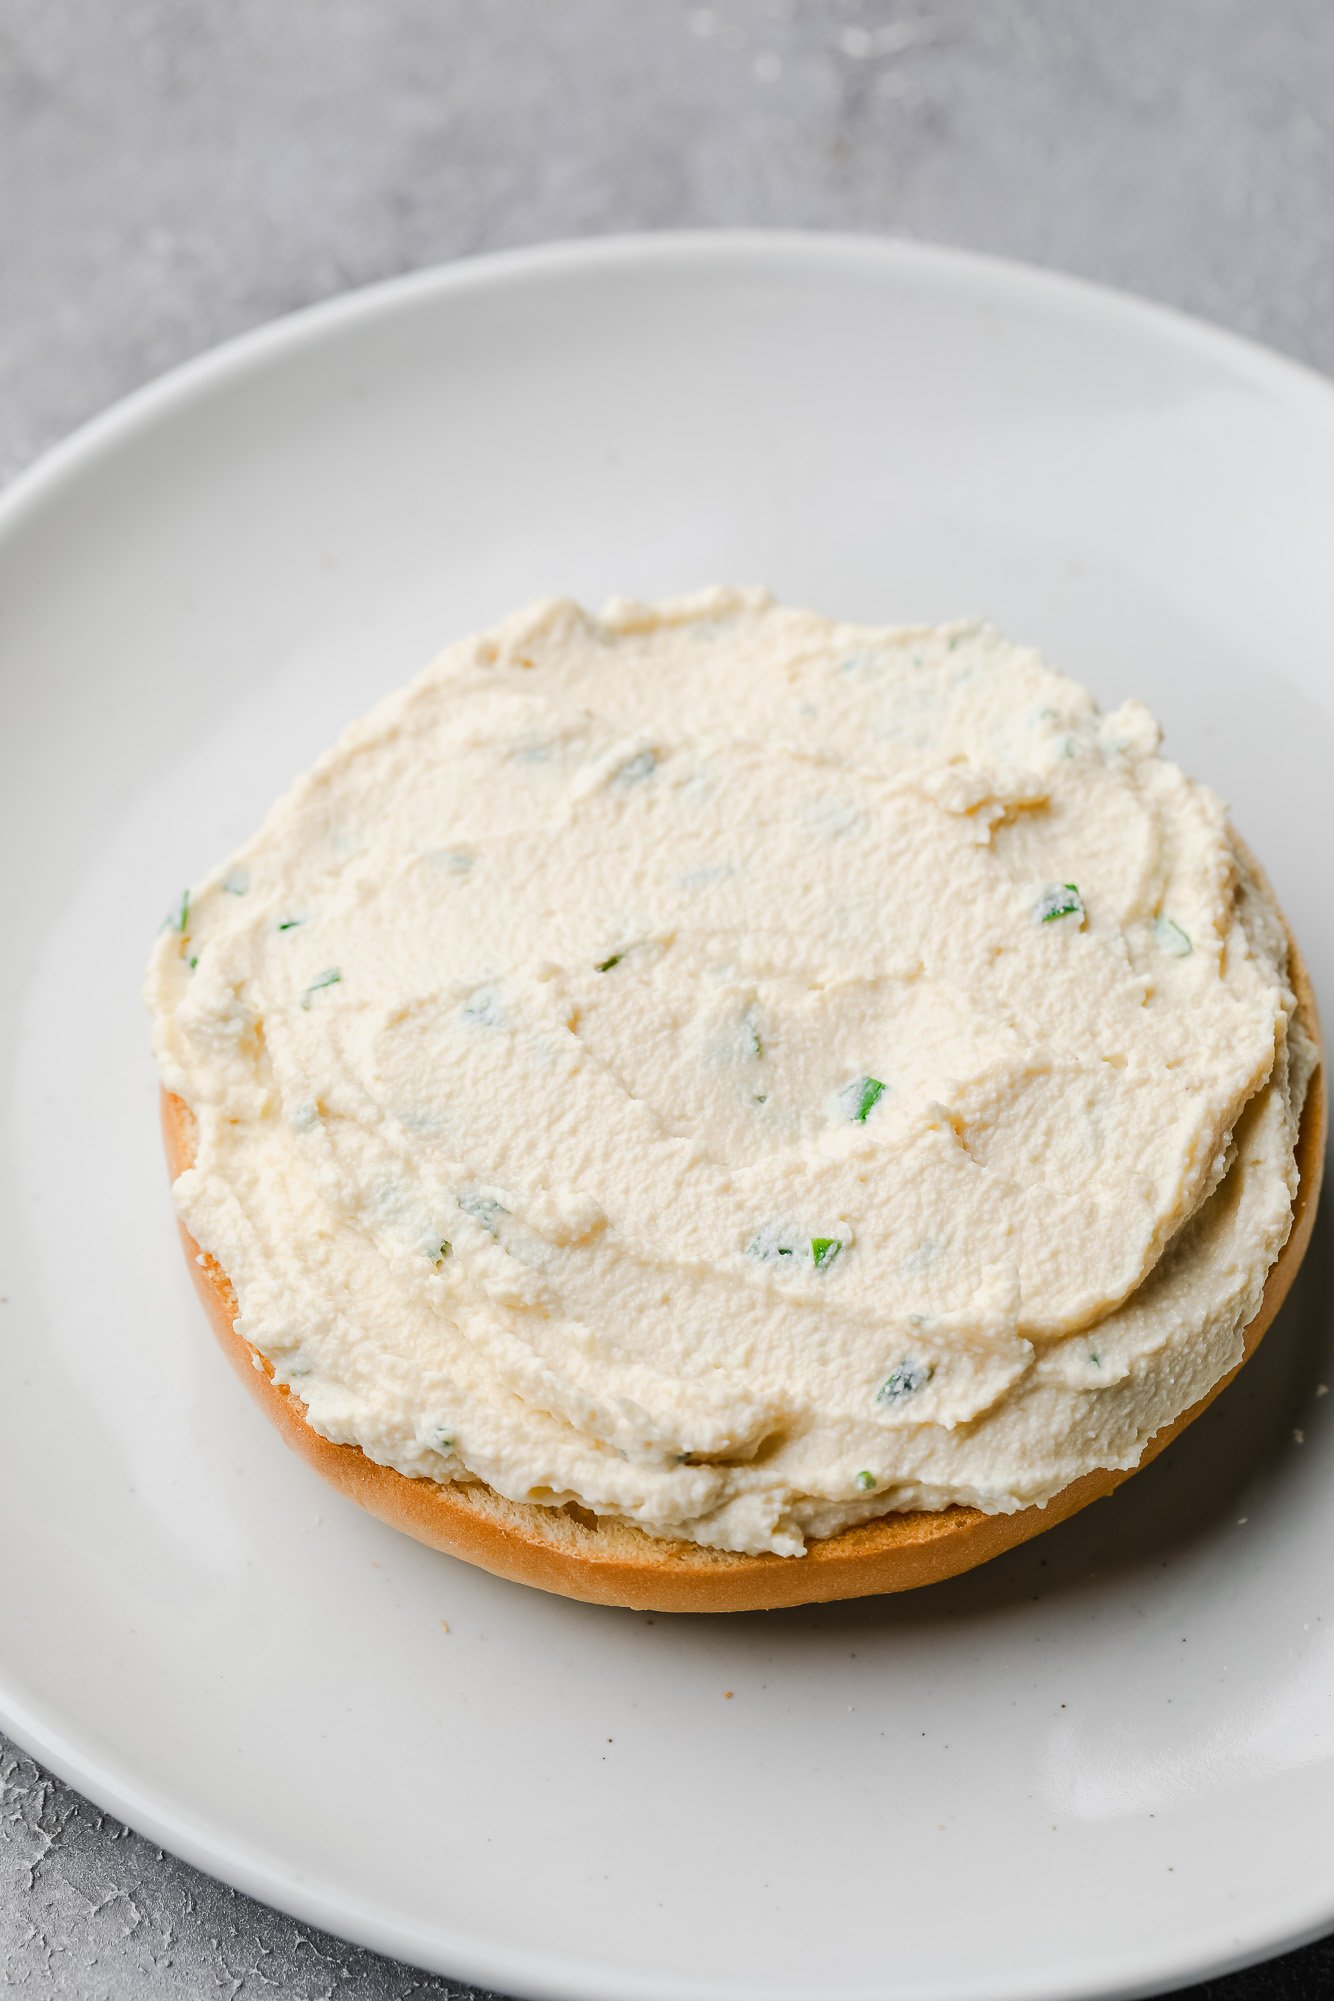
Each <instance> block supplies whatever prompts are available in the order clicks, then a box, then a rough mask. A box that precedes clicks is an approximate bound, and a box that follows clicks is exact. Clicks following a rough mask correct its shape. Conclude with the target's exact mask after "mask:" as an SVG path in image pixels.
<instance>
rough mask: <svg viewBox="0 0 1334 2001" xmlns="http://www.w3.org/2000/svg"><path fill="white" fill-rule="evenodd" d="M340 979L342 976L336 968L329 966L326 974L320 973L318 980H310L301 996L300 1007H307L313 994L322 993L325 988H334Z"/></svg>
mask: <svg viewBox="0 0 1334 2001" xmlns="http://www.w3.org/2000/svg"><path fill="white" fill-rule="evenodd" d="M342 977H343V975H342V974H341V973H340V972H339V970H338V968H337V966H330V968H329V970H328V972H327V973H321V974H320V976H319V978H318V979H317V980H312V981H311V983H310V985H309V986H308V987H307V988H306V991H305V992H304V993H303V994H302V996H301V1005H302V1007H309V1006H310V1003H311V999H312V997H313V996H314V995H315V994H318V993H321V992H323V990H324V988H325V987H336V986H337V985H338V983H339V981H340V980H341V979H342Z"/></svg>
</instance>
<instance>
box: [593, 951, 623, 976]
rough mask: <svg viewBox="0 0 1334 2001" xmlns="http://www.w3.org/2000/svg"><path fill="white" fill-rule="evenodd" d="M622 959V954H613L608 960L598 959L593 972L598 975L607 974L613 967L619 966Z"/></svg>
mask: <svg viewBox="0 0 1334 2001" xmlns="http://www.w3.org/2000/svg"><path fill="white" fill-rule="evenodd" d="M624 957H625V954H624V952H613V953H612V955H611V957H610V958H609V959H599V960H598V963H597V965H596V966H595V967H594V971H595V972H599V973H609V972H610V971H611V969H612V967H613V966H619V965H620V963H621V960H622V959H623V958H624Z"/></svg>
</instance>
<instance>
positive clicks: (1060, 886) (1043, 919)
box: [1035, 882, 1084, 924]
mask: <svg viewBox="0 0 1334 2001" xmlns="http://www.w3.org/2000/svg"><path fill="white" fill-rule="evenodd" d="M1035 914H1036V916H1037V918H1038V920H1039V922H1040V923H1042V924H1051V923H1052V922H1053V921H1054V920H1055V919H1056V918H1058V917H1077V918H1078V919H1079V920H1080V922H1081V923H1082V922H1083V920H1084V899H1083V897H1082V896H1081V895H1080V894H1079V889H1078V886H1077V885H1076V884H1075V883H1073V882H1058V883H1056V884H1054V885H1053V887H1052V888H1051V889H1048V890H1044V892H1043V894H1042V895H1041V896H1040V897H1039V899H1038V904H1037V910H1036V913H1035Z"/></svg>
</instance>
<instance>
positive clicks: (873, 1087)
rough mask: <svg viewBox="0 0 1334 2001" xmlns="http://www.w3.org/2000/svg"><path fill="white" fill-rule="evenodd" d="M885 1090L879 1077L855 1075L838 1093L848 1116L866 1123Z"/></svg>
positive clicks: (860, 1122) (862, 1123)
mask: <svg viewBox="0 0 1334 2001" xmlns="http://www.w3.org/2000/svg"><path fill="white" fill-rule="evenodd" d="M884 1090H885V1087H884V1085H883V1084H882V1083H881V1081H880V1079H879V1078H878V1077H854V1078H853V1080H852V1082H851V1083H850V1084H845V1085H844V1086H843V1089H842V1090H841V1091H840V1092H839V1094H838V1101H839V1103H840V1105H842V1106H843V1108H844V1111H845V1113H846V1116H847V1117H848V1118H850V1119H854V1120H856V1121H857V1123H858V1124H860V1125H865V1123H866V1121H867V1119H868V1118H869V1117H870V1115H871V1113H872V1112H873V1111H874V1110H875V1107H876V1105H877V1103H878V1102H879V1100H880V1098H881V1097H883V1095H884Z"/></svg>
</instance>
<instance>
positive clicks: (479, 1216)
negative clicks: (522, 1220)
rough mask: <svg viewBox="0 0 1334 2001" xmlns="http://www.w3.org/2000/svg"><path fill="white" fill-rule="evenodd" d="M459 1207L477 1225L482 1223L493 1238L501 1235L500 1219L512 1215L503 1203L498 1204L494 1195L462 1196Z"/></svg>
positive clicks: (459, 1198) (459, 1199)
mask: <svg viewBox="0 0 1334 2001" xmlns="http://www.w3.org/2000/svg"><path fill="white" fill-rule="evenodd" d="M458 1205H459V1207H460V1209H462V1211H463V1213H464V1215H465V1216H471V1217H472V1219H473V1221H474V1222H475V1223H480V1224H481V1226H482V1228H483V1229H484V1230H489V1231H490V1232H491V1235H492V1236H493V1237H494V1236H497V1235H498V1234H499V1229H498V1225H499V1222H500V1218H501V1217H502V1216H508V1215H509V1213H510V1212H509V1210H508V1209H507V1208H506V1207H505V1205H504V1203H503V1202H497V1200H496V1198H495V1196H494V1195H460V1196H459V1197H458Z"/></svg>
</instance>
